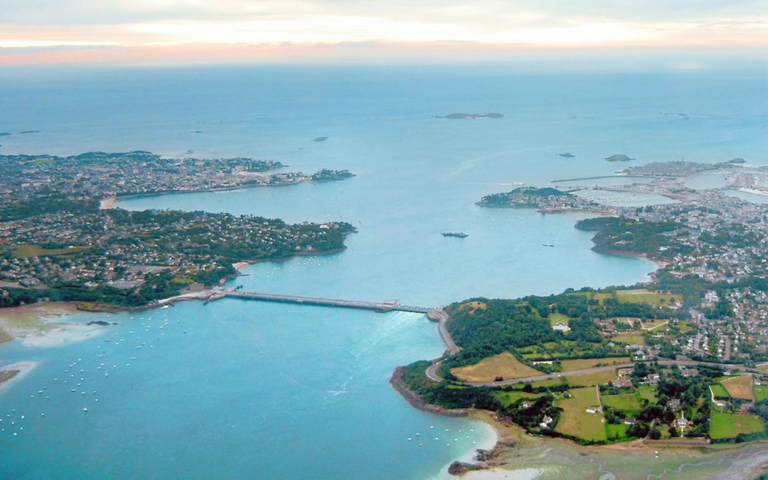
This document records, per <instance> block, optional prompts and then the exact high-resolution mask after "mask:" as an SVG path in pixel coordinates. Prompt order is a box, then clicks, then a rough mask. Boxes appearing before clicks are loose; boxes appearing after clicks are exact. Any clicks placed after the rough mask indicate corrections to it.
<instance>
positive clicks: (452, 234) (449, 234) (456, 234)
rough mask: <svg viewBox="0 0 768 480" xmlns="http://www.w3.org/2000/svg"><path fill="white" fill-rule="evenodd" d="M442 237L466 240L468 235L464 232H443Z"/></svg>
mask: <svg viewBox="0 0 768 480" xmlns="http://www.w3.org/2000/svg"><path fill="white" fill-rule="evenodd" d="M443 236H444V237H456V238H467V237H468V236H469V235H467V234H466V233H464V232H443Z"/></svg>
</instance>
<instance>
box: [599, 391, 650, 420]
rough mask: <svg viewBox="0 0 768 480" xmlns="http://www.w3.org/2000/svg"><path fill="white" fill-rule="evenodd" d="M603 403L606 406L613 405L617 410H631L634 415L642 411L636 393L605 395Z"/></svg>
mask: <svg viewBox="0 0 768 480" xmlns="http://www.w3.org/2000/svg"><path fill="white" fill-rule="evenodd" d="M602 401H603V405H604V406H606V407H613V408H615V409H616V410H622V411H624V412H628V413H629V412H631V413H632V414H633V415H632V416H634V414H636V413H637V412H639V411H640V409H641V407H640V401H639V400H638V399H637V395H635V394H634V393H628V394H624V395H603V396H602Z"/></svg>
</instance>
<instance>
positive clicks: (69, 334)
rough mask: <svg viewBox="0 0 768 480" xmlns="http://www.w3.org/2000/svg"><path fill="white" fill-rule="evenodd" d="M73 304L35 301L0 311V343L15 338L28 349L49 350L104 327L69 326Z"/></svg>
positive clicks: (73, 309) (76, 340)
mask: <svg viewBox="0 0 768 480" xmlns="http://www.w3.org/2000/svg"><path fill="white" fill-rule="evenodd" d="M75 313H80V312H79V311H78V310H77V308H76V306H75V304H73V303H46V302H38V303H33V304H31V305H24V306H22V307H16V308H5V309H2V310H0V343H2V342H3V341H10V340H13V339H14V338H18V339H19V340H20V341H21V342H22V344H23V345H25V346H28V347H42V348H45V347H53V346H57V345H62V344H66V343H72V342H78V341H81V340H85V339H86V338H89V337H92V336H94V335H100V334H101V333H102V331H104V327H102V326H99V325H82V324H79V323H69V322H67V321H66V318H67V317H68V316H70V315H73V314H75Z"/></svg>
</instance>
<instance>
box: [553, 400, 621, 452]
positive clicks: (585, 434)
mask: <svg viewBox="0 0 768 480" xmlns="http://www.w3.org/2000/svg"><path fill="white" fill-rule="evenodd" d="M570 393H571V398H567V399H565V398H564V399H561V400H558V402H557V406H558V407H560V408H562V409H563V414H562V416H561V417H560V421H559V422H558V423H557V427H556V428H555V431H556V432H558V433H561V434H563V435H568V436H573V437H578V438H582V439H584V440H588V441H594V442H601V441H605V440H607V439H608V436H607V435H606V432H605V425H604V424H603V422H604V419H603V415H602V414H601V413H600V412H598V413H587V408H588V407H595V406H598V405H599V400H598V398H597V391H596V389H595V388H592V387H588V388H577V389H573V390H571V391H570Z"/></svg>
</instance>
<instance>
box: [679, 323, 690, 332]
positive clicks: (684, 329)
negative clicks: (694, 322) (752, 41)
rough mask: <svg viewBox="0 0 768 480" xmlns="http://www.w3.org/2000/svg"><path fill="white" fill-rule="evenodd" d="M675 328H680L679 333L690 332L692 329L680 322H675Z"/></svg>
mask: <svg viewBox="0 0 768 480" xmlns="http://www.w3.org/2000/svg"><path fill="white" fill-rule="evenodd" d="M677 328H679V329H680V333H690V332H692V331H693V328H691V326H690V325H688V324H687V323H682V322H681V323H678V324H677Z"/></svg>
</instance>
